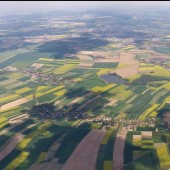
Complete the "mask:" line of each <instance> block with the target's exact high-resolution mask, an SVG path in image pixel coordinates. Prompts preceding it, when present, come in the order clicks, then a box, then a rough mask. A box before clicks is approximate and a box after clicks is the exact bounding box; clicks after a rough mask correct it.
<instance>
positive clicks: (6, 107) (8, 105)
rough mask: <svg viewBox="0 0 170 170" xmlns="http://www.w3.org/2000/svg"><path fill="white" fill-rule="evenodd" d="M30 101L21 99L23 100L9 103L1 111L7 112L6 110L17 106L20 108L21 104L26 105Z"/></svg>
mask: <svg viewBox="0 0 170 170" xmlns="http://www.w3.org/2000/svg"><path fill="white" fill-rule="evenodd" d="M28 101H29V100H28V99H26V98H21V99H18V100H15V101H13V102H10V103H7V104H5V105H3V106H1V108H0V110H1V111H2V110H6V109H10V108H12V107H16V106H19V105H21V104H24V103H27V102H28Z"/></svg>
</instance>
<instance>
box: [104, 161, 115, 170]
mask: <svg viewBox="0 0 170 170" xmlns="http://www.w3.org/2000/svg"><path fill="white" fill-rule="evenodd" d="M112 166H113V162H112V161H104V168H103V169H104V170H112V169H113V167H112Z"/></svg>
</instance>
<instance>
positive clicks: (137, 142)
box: [133, 139, 142, 146]
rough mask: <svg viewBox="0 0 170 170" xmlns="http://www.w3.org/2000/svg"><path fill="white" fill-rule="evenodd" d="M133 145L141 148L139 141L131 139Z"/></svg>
mask: <svg viewBox="0 0 170 170" xmlns="http://www.w3.org/2000/svg"><path fill="white" fill-rule="evenodd" d="M133 145H134V146H142V141H141V139H133Z"/></svg>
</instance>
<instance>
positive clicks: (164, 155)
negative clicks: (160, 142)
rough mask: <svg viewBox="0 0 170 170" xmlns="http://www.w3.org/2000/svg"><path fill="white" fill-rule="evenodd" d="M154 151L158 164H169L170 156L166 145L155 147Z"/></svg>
mask: <svg viewBox="0 0 170 170" xmlns="http://www.w3.org/2000/svg"><path fill="white" fill-rule="evenodd" d="M156 151H157V154H158V158H159V162H160V166H161V167H164V166H167V165H170V156H169V153H168V148H167V145H166V144H165V145H164V146H161V147H159V148H157V149H156Z"/></svg>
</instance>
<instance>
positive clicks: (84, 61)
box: [77, 55, 94, 68]
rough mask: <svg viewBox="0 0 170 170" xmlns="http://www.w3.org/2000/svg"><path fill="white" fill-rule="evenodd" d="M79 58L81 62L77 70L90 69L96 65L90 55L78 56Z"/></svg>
mask: <svg viewBox="0 0 170 170" xmlns="http://www.w3.org/2000/svg"><path fill="white" fill-rule="evenodd" d="M77 57H78V58H79V59H80V60H81V63H80V64H78V65H77V68H90V67H91V66H92V65H93V64H94V60H93V59H92V58H91V57H90V56H88V55H77Z"/></svg>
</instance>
